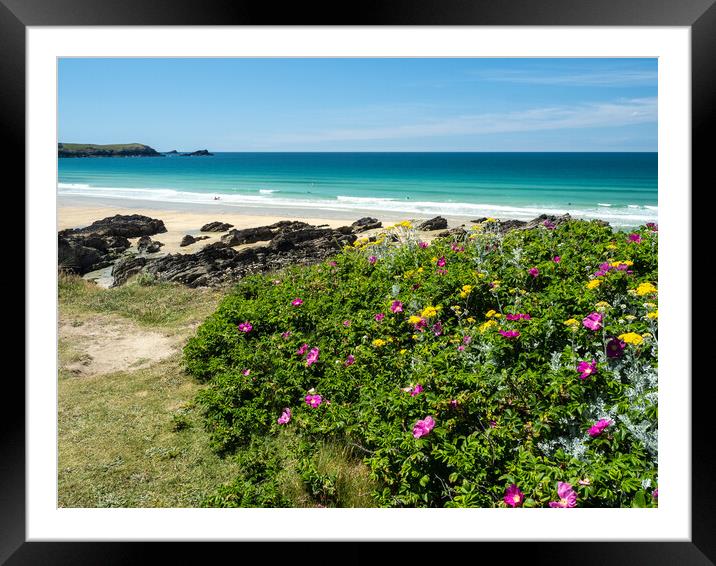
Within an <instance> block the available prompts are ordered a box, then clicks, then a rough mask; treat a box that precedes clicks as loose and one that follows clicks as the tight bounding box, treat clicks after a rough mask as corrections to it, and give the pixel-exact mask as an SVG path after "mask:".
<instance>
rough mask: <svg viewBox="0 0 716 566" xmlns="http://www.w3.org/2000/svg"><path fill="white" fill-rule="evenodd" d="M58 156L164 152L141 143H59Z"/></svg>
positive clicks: (154, 155) (149, 154) (121, 155)
mask: <svg viewBox="0 0 716 566" xmlns="http://www.w3.org/2000/svg"><path fill="white" fill-rule="evenodd" d="M57 156H58V157H163V154H161V153H159V152H157V151H156V150H155V149H153V148H151V147H149V146H148V145H144V144H141V143H123V144H113V145H96V144H92V143H58V144H57Z"/></svg>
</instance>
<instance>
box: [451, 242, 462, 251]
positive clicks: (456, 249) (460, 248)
mask: <svg viewBox="0 0 716 566" xmlns="http://www.w3.org/2000/svg"><path fill="white" fill-rule="evenodd" d="M450 249H451V250H452V251H454V252H456V253H460V252H464V251H465V247H464V246H458V245H457V244H456V243H454V242H453V243H452V244H450Z"/></svg>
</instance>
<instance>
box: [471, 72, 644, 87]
mask: <svg viewBox="0 0 716 566" xmlns="http://www.w3.org/2000/svg"><path fill="white" fill-rule="evenodd" d="M478 76H479V78H481V79H483V80H487V81H496V82H509V83H520V84H532V85H556V86H617V87H618V86H636V85H652V86H654V87H656V84H657V78H658V75H657V71H656V70H654V71H647V70H628V69H619V70H613V71H603V72H592V73H574V74H562V75H560V74H549V75H548V74H535V73H533V72H531V71H519V70H504V71H488V72H482V73H479V75H478Z"/></svg>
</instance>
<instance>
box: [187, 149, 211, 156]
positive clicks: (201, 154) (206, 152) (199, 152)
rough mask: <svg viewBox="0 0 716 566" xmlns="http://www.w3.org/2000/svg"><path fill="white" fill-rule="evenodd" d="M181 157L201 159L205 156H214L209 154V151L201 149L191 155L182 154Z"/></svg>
mask: <svg viewBox="0 0 716 566" xmlns="http://www.w3.org/2000/svg"><path fill="white" fill-rule="evenodd" d="M181 155H184V156H187V157H195V156H197V157H200V156H203V155H214V154H213V153H209V150H207V149H200V150H198V151H192V152H191V153H182V154H181Z"/></svg>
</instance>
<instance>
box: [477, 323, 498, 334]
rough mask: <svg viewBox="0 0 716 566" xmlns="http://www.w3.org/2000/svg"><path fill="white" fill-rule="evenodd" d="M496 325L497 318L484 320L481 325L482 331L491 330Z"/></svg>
mask: <svg viewBox="0 0 716 566" xmlns="http://www.w3.org/2000/svg"><path fill="white" fill-rule="evenodd" d="M494 326H497V321H496V320H488V321H487V322H483V323H482V324H481V325H480V332H485V331H486V330H489V329H490V328H493V327H494Z"/></svg>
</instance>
